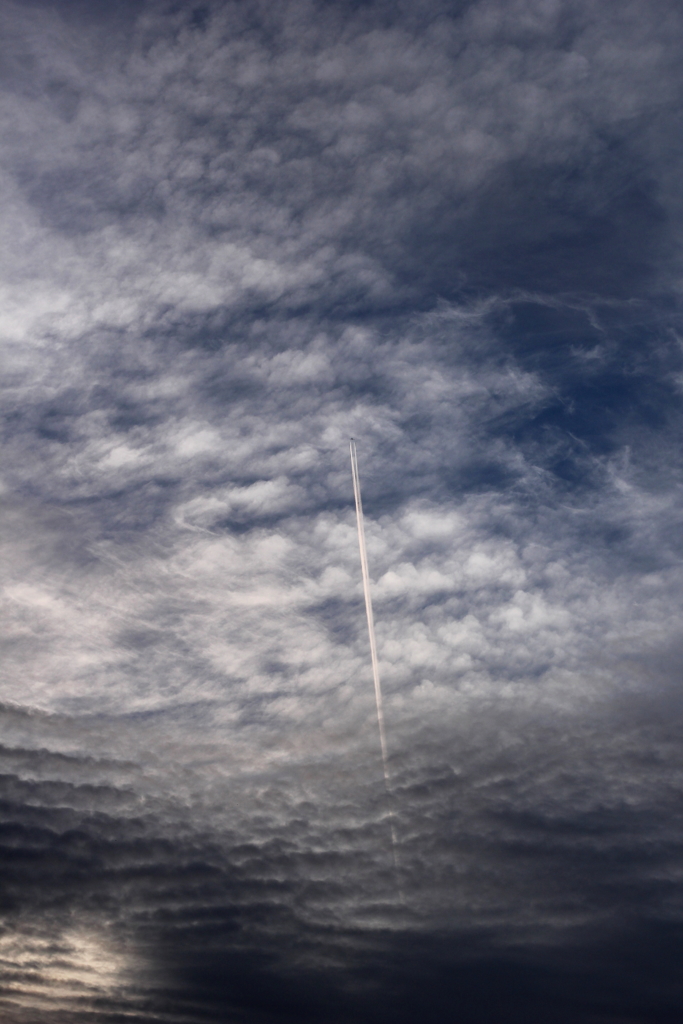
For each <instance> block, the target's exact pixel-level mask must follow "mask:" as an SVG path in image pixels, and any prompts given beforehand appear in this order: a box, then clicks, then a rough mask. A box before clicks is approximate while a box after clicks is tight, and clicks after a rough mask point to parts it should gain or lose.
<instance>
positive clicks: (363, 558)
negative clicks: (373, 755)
mask: <svg viewBox="0 0 683 1024" xmlns="http://www.w3.org/2000/svg"><path fill="white" fill-rule="evenodd" d="M350 447H351V473H352V475H353V494H354V497H355V499H356V524H357V526H358V547H359V549H360V567H361V571H362V573H363V593H364V595H365V614H366V615H367V617H368V634H369V636H370V659H371V661H372V678H373V680H374V683H375V704H376V705H377V724H378V726H379V743H380V746H381V748H382V767H383V769H384V785H385V786H386V790H387V795H388V797H389V800H390V806H389V814H390V825H391V849H392V853H393V855H394V870H395V872H396V885H397V888H398V892H399V896H400V897H401V899H403V894H402V892H401V885H400V881H399V869H398V847H397V841H396V828H395V825H394V811H393V807H392V806H391V802H392V801H393V793H392V789H391V781H390V779H389V767H388V760H387V738H386V733H385V731H384V707H383V705H382V686H381V683H380V681H379V662H378V660H377V640H376V638H375V619H374V616H373V614H372V597H371V595H370V573H369V571H368V553H367V550H366V548H365V527H364V525H363V503H362V501H361V497H360V478H359V476H358V454H357V452H356V442H355V441H354V439H353V438H351V445H350Z"/></svg>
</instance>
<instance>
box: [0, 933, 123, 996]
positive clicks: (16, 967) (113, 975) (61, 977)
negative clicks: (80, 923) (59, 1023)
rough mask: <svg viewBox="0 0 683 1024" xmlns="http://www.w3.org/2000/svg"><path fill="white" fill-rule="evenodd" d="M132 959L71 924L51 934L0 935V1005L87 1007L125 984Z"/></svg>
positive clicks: (103, 937)
mask: <svg viewBox="0 0 683 1024" xmlns="http://www.w3.org/2000/svg"><path fill="white" fill-rule="evenodd" d="M130 969H131V960H130V958H129V957H128V956H127V955H126V954H125V953H123V952H122V951H121V950H120V949H116V948H115V947H114V944H113V943H112V942H111V941H110V939H109V938H108V937H107V936H106V935H103V934H102V933H99V932H95V931H93V930H89V929H83V930H82V929H69V930H67V931H64V932H62V933H61V934H59V935H56V936H54V937H48V936H45V935H31V934H27V933H21V932H19V933H18V932H14V933H8V934H6V935H3V936H0V971H1V972H2V976H3V986H2V994H1V995H0V1006H1V1005H3V1004H4V1005H5V1006H7V1005H14V1006H21V1007H25V1008H40V1009H43V1010H44V1011H48V1010H68V1009H71V1010H75V1009H76V1008H77V1007H80V1008H85V1007H87V1006H88V1005H89V1004H91V1002H92V1001H93V1000H94V999H101V998H112V997H113V996H115V995H116V994H117V992H119V991H120V990H121V989H122V988H124V987H125V984H126V979H127V978H128V977H129V975H130Z"/></svg>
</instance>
